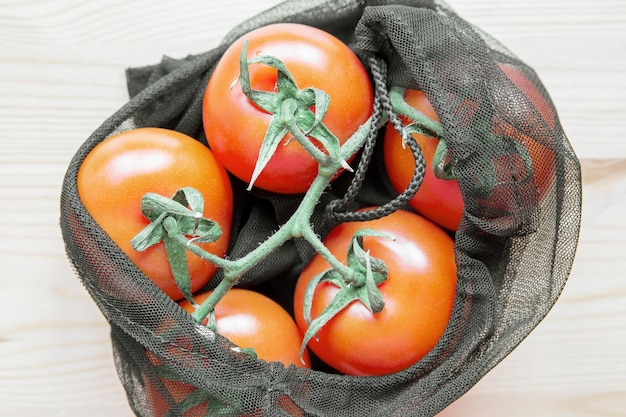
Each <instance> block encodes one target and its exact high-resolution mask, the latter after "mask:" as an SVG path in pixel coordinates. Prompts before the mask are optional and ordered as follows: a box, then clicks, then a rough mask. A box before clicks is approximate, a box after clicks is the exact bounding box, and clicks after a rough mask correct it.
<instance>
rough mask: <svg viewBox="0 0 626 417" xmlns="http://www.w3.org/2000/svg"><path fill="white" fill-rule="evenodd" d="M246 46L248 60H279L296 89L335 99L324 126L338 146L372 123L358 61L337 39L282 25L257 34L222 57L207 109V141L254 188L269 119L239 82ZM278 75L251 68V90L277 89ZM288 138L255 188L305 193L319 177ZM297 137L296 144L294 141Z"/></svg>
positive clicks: (258, 66)
mask: <svg viewBox="0 0 626 417" xmlns="http://www.w3.org/2000/svg"><path fill="white" fill-rule="evenodd" d="M245 40H248V41H249V43H248V57H249V58H251V57H254V56H256V55H259V54H264V55H272V56H274V57H276V58H278V59H280V60H281V61H282V62H283V63H284V64H285V66H286V67H287V69H288V70H289V71H290V73H291V74H292V76H293V78H294V79H295V82H296V84H297V86H298V88H301V89H302V88H308V87H315V88H318V89H321V90H323V91H325V92H326V93H327V94H328V95H329V96H330V104H329V108H328V112H327V113H326V116H325V117H324V119H323V123H324V124H325V125H326V126H327V127H328V128H329V129H330V130H331V131H332V132H333V133H334V134H335V136H337V138H338V139H339V140H340V142H341V143H343V142H344V141H345V140H346V139H347V138H349V137H350V136H351V135H352V134H353V133H354V132H355V131H356V130H357V129H358V127H359V126H361V125H362V124H363V123H364V122H365V121H367V119H368V118H369V116H370V114H371V111H372V105H373V92H372V87H371V84H370V80H369V76H368V73H367V71H366V70H365V68H364V66H363V64H362V63H361V61H359V59H358V57H357V56H356V55H355V54H354V53H353V52H352V51H351V50H350V49H349V48H348V47H347V46H346V45H345V44H344V43H342V42H341V41H340V40H339V39H337V38H335V37H334V36H332V35H331V34H329V33H327V32H324V31H322V30H319V29H316V28H313V27H310V26H305V25H300V24H291V23H280V24H273V25H269V26H265V27H262V28H259V29H256V30H253V31H251V32H249V33H248V34H246V35H245V36H243V37H242V38H241V39H239V40H237V41H235V42H234V43H233V44H232V45H231V46H230V47H229V48H228V50H227V51H226V52H225V53H224V55H223V56H222V58H221V59H220V61H219V62H218V64H217V65H216V67H215V70H214V72H213V74H212V76H211V79H210V80H209V83H208V85H207V88H206V92H205V96H204V103H203V122H204V129H205V133H206V136H207V141H208V143H209V145H210V147H211V149H212V150H213V152H214V153H215V154H216V156H217V157H218V159H219V160H220V161H222V163H223V164H224V166H225V167H226V169H228V170H229V171H230V172H231V173H233V174H234V175H235V176H237V177H238V178H240V179H242V180H244V181H246V182H249V181H250V179H251V176H252V172H253V170H254V167H255V165H256V161H257V157H258V155H259V150H260V148H261V144H262V142H263V138H264V136H265V133H266V131H267V129H268V125H269V122H270V119H271V115H270V114H269V113H267V112H266V111H264V110H262V109H261V108H259V107H258V106H257V105H255V104H254V103H253V102H252V101H250V100H249V99H248V98H247V97H246V96H245V95H244V93H243V92H242V90H241V86H240V85H239V84H238V83H237V84H236V85H234V82H235V81H237V79H238V77H239V73H240V71H239V56H240V54H241V50H242V46H243V43H244V41H245ZM276 79H277V71H276V70H275V69H273V68H270V67H268V66H266V65H262V64H258V63H257V64H253V65H251V66H250V84H251V87H252V88H253V89H256V90H264V91H274V90H275V86H276ZM290 138H291V135H290V134H288V135H286V136H285V137H284V138H283V140H282V142H281V143H280V144H279V145H278V148H277V150H276V153H275V154H274V155H273V157H272V158H271V159H270V161H269V163H268V164H267V166H266V167H265V169H264V170H263V172H262V173H261V175H260V176H259V177H258V179H257V180H256V182H255V183H254V185H255V186H257V187H259V188H262V189H265V190H269V191H273V192H278V193H286V194H294V193H303V192H306V191H307V189H308V188H309V185H310V184H311V182H312V181H313V180H314V179H315V177H316V175H317V165H318V164H317V162H316V161H315V160H314V159H313V158H312V157H311V156H310V155H309V154H308V152H307V151H306V150H305V149H304V148H303V147H302V146H301V145H300V144H299V143H298V142H297V141H296V140H295V139H294V140H291V141H289V142H288V143H287V141H288V140H289V139H290ZM291 139H293V138H291Z"/></svg>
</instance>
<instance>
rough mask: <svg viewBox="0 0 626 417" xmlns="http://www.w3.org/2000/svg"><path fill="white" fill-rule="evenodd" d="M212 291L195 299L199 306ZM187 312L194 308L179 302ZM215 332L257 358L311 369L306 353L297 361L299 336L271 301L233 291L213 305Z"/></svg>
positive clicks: (296, 329) (289, 318)
mask: <svg viewBox="0 0 626 417" xmlns="http://www.w3.org/2000/svg"><path fill="white" fill-rule="evenodd" d="M210 294H211V292H210V291H209V292H204V293H201V294H198V295H196V296H194V301H195V302H196V303H198V304H201V303H202V302H203V301H204V300H206V299H207V297H208V296H209V295H210ZM179 304H180V306H181V307H183V308H184V309H185V310H186V311H188V312H189V313H193V311H194V308H193V306H192V305H191V304H190V303H189V302H188V301H187V300H183V301H181V302H179ZM215 321H216V327H217V333H219V334H221V335H222V336H224V337H226V338H227V339H228V340H230V341H231V342H233V343H234V344H235V345H237V346H239V347H241V348H253V349H254V351H255V352H256V354H257V356H258V357H259V358H260V359H263V360H266V361H268V362H271V361H277V362H282V363H283V364H284V365H285V366H289V365H290V364H294V365H295V366H298V367H306V368H309V367H310V360H309V356H308V353H305V355H304V356H303V358H302V359H303V361H304V363H303V362H302V361H301V360H300V344H301V343H302V337H301V335H300V332H299V330H298V327H297V326H296V324H295V322H294V320H293V319H292V318H291V316H290V315H289V313H287V311H286V310H285V309H283V308H282V307H281V306H280V305H279V304H278V303H277V302H275V301H274V300H272V299H271V298H269V297H267V296H265V295H263V294H261V293H258V292H255V291H252V290H247V289H243V288H232V289H230V290H229V291H228V292H227V293H226V295H225V296H224V297H223V298H222V299H221V300H220V301H219V302H218V303H217V305H216V306H215Z"/></svg>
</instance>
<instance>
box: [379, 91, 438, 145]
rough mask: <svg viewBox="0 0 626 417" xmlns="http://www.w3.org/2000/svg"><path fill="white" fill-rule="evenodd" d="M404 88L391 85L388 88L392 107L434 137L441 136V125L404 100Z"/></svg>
mask: <svg viewBox="0 0 626 417" xmlns="http://www.w3.org/2000/svg"><path fill="white" fill-rule="evenodd" d="M405 91H406V89H405V88H401V87H392V88H391V90H389V99H390V100H391V106H392V107H393V109H394V110H395V111H396V112H397V113H398V114H401V115H403V116H406V117H408V118H409V119H411V120H413V121H414V122H416V123H418V124H419V125H420V126H421V127H422V128H423V129H424V130H425V131H427V132H428V133H429V134H431V135H432V136H433V137H435V138H441V137H442V136H443V127H442V126H441V124H439V123H437V122H435V121H434V120H433V119H431V118H430V117H428V116H426V115H425V114H424V113H422V112H421V111H419V110H417V109H415V108H414V107H412V106H411V105H409V104H408V103H407V102H406V101H405V100H404V93H405Z"/></svg>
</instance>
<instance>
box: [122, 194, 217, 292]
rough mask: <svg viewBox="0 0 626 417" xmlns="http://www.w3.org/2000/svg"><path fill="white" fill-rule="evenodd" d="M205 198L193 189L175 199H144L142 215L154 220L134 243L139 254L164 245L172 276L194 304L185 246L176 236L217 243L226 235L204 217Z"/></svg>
mask: <svg viewBox="0 0 626 417" xmlns="http://www.w3.org/2000/svg"><path fill="white" fill-rule="evenodd" d="M203 211H204V198H203V197H202V194H201V193H200V192H199V191H198V190H196V189H194V188H191V187H185V188H181V189H179V190H177V191H176V192H175V193H174V195H173V196H172V197H171V198H167V197H164V196H162V195H159V194H155V193H146V194H145V195H144V196H143V197H142V199H141V212H142V214H143V215H144V216H145V217H146V218H147V219H148V220H150V224H148V225H147V226H146V227H145V228H144V229H142V230H141V231H140V232H139V233H138V234H137V235H136V236H135V237H134V238H133V239H132V240H131V245H132V247H133V248H134V249H135V250H136V251H139V252H143V251H145V250H146V249H148V248H150V247H152V246H154V245H157V244H159V243H161V242H163V243H164V245H165V249H166V252H167V258H168V261H169V264H170V268H171V270H172V275H173V276H174V280H175V281H176V285H177V286H178V288H179V289H180V291H181V293H182V294H183V295H184V296H185V299H187V300H188V301H189V302H191V303H193V297H192V291H191V280H190V278H189V270H188V266H187V257H186V253H185V247H184V246H181V245H180V243H179V242H178V240H177V238H176V236H185V240H187V239H189V240H187V241H188V242H199V243H205V242H215V241H216V240H217V239H219V237H220V236H221V235H222V229H221V227H220V225H219V224H217V223H216V222H214V221H212V220H210V219H207V218H205V217H203V215H202V213H203Z"/></svg>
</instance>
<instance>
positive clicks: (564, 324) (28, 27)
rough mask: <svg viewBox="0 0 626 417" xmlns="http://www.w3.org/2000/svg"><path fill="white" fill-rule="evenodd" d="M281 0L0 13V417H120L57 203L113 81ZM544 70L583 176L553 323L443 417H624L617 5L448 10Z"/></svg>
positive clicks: (45, 0)
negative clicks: (571, 260) (576, 228)
mask: <svg viewBox="0 0 626 417" xmlns="http://www.w3.org/2000/svg"><path fill="white" fill-rule="evenodd" d="M276 3H278V1H277V0H264V1H257V0H255V1H253V0H248V1H233V0H203V1H200V0H187V1H179V0H161V1H158V2H157V1H151V0H132V1H128V0H92V1H83V0H29V1H24V0H1V1H0V230H1V232H0V415H1V416H9V417H13V416H20V417H22V416H26V417H30V416H36V417H39V416H70V417H74V416H84V415H89V416H90V417H101V416H102V417H104V416H120V417H125V416H131V415H132V413H131V411H130V409H129V407H128V405H127V402H126V398H125V394H124V392H123V390H122V388H121V385H120V384H119V381H118V379H117V375H116V373H115V370H114V367H113V362H112V356H111V349H110V343H109V335H108V327H107V325H106V323H105V321H104V319H103V318H102V316H101V314H100V312H99V310H97V308H96V307H95V305H94V304H93V302H92V301H91V299H90V298H89V297H88V295H87V293H86V292H85V290H84V289H83V288H82V286H81V284H80V283H79V282H78V280H77V278H76V277H75V276H74V273H73V272H72V270H71V268H70V266H69V264H68V262H67V260H66V258H65V253H64V249H63V243H62V239H61V235H60V231H59V227H58V218H59V209H58V200H59V191H60V185H61V181H62V178H63V174H64V172H65V169H66V166H67V163H68V161H69V160H70V158H71V157H72V155H73V153H74V151H75V150H76V149H77V147H78V146H79V145H80V143H81V142H82V141H83V140H84V139H85V138H86V137H87V136H88V135H89V134H90V133H91V131H92V130H94V129H95V128H97V127H98V126H99V125H100V123H101V122H102V121H103V120H104V119H105V118H106V117H107V116H109V115H110V114H111V113H113V112H114V111H115V110H116V109H117V108H119V107H120V106H121V105H122V104H123V103H124V102H125V101H126V99H127V97H126V90H125V85H124V81H125V80H124V69H125V68H126V67H129V66H139V65H146V64H152V63H155V62H157V61H158V60H160V58H161V56H162V55H163V54H167V55H170V56H173V57H183V56H185V55H187V54H188V53H198V52H202V51H204V50H207V49H210V48H212V47H214V46H215V45H216V44H217V43H218V41H219V39H220V38H221V37H222V36H223V35H224V34H225V33H226V32H227V31H228V30H229V29H230V28H231V27H232V26H234V25H235V24H236V23H237V22H239V21H241V20H242V19H243V18H246V17H249V16H252V15H253V14H255V13H257V12H259V11H261V10H263V9H266V8H268V7H270V6H272V5H274V4H276ZM450 3H451V5H452V6H453V7H454V8H455V9H456V10H457V11H458V12H459V13H460V14H461V15H462V16H463V17H465V18H466V19H468V20H469V21H471V22H473V23H475V24H477V25H479V26H481V27H482V28H483V29H485V30H486V31H487V32H489V33H491V34H492V35H493V36H495V37H496V38H498V39H500V40H501V41H502V42H504V43H505V44H506V45H507V46H508V47H509V48H510V49H511V50H513V51H514V52H516V53H517V54H518V55H519V56H520V57H521V58H522V59H524V60H525V61H527V62H528V63H530V64H531V65H532V66H534V67H535V69H536V70H537V71H538V73H539V75H540V76H541V78H542V79H543V81H544V83H545V84H546V86H547V87H548V90H549V91H550V92H551V95H552V97H553V99H554V101H555V103H556V105H557V107H558V109H559V114H560V117H561V119H562V123H563V125H564V126H565V130H566V132H567V134H568V136H569V138H570V140H571V142H572V144H573V145H574V148H575V149H576V151H577V153H578V155H579V157H580V158H581V160H582V163H583V172H584V218H583V228H582V233H581V239H580V245H579V251H578V254H577V258H576V261H575V265H574V268H573V271H572V274H571V277H570V280H569V283H568V285H567V287H566V289H565V291H564V292H563V295H562V296H561V298H560V300H559V301H558V303H557V305H556V306H555V308H554V309H553V310H552V312H551V313H550V314H549V315H548V317H547V318H546V319H545V320H544V321H543V322H542V323H541V324H540V326H539V327H538V328H537V329H536V330H535V332H533V333H532V334H531V335H530V336H529V337H528V338H527V339H526V340H525V341H524V342H523V343H522V344H521V345H520V346H519V347H518V348H517V349H516V350H515V351H514V352H513V353H512V354H511V355H510V356H509V357H507V358H506V359H505V360H504V361H503V362H502V363H501V364H500V365H498V366H497V367H496V368H495V369H494V370H493V371H492V372H491V373H489V374H488V375H487V376H486V377H485V378H483V380H481V381H480V382H479V383H478V384H477V385H476V386H475V387H474V388H473V389H471V390H470V391H469V392H468V393H467V394H466V395H465V396H463V397H462V398H461V399H459V400H458V401H457V402H456V403H454V404H453V405H451V406H450V407H449V408H448V409H446V410H444V412H443V413H442V414H441V415H442V416H445V417H456V416H463V417H476V416H500V415H506V416H509V417H516V416H542V417H543V416H545V417H578V416H581V417H582V416H594V417H595V416H598V417H600V416H603V417H604V416H606V417H609V416H623V415H626V411H625V410H626V279H625V278H624V275H625V274H624V267H625V266H626V265H625V263H624V258H625V257H624V253H625V251H626V237H625V236H626V221H625V220H624V213H625V211H626V140H624V139H625V138H624V132H625V131H626V121H625V120H626V104H625V103H626V59H625V55H624V50H625V49H626V2H624V1H623V0H597V1H589V0H587V1H582V0H527V1H504V0H450Z"/></svg>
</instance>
